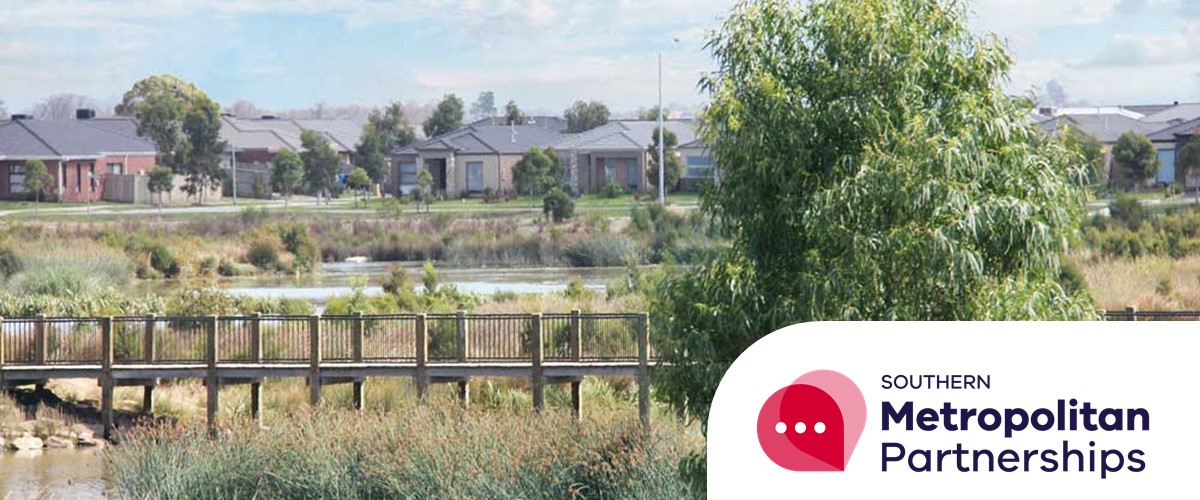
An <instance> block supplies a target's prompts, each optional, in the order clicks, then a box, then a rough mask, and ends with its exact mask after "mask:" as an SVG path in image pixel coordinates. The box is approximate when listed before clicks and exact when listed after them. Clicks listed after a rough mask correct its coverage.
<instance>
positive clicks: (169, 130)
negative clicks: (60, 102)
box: [115, 75, 211, 168]
mask: <svg viewBox="0 0 1200 500" xmlns="http://www.w3.org/2000/svg"><path fill="white" fill-rule="evenodd" d="M206 102H211V100H209V98H208V96H206V95H204V92H201V91H200V89H197V88H196V86H195V85H192V84H191V83H188V82H185V81H183V80H181V79H179V78H178V77H175V76H173V75H155V76H150V77H146V78H143V79H141V80H139V81H137V82H136V83H134V84H133V87H132V88H130V89H129V91H127V92H125V95H124V97H123V98H122V100H121V103H120V104H118V105H117V107H116V109H115V111H116V113H117V114H118V115H121V116H130V117H136V118H137V119H138V135H142V136H146V137H149V138H151V139H152V140H153V141H154V144H155V145H157V146H158V153H159V158H160V159H162V161H163V162H164V164H165V165H167V166H170V167H173V168H174V167H180V166H182V165H184V161H185V158H186V153H187V149H188V148H189V147H190V146H189V145H188V144H187V143H186V141H185V136H184V134H185V131H184V118H185V116H186V115H187V114H188V113H189V111H190V110H191V108H192V107H193V106H194V105H196V104H200V105H204V103H206Z"/></svg>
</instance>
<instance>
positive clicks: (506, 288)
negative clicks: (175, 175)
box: [136, 262, 627, 304]
mask: <svg viewBox="0 0 1200 500" xmlns="http://www.w3.org/2000/svg"><path fill="white" fill-rule="evenodd" d="M395 264H399V265H402V266H403V267H404V268H405V270H406V271H407V272H408V274H409V276H410V277H411V278H412V282H413V283H414V284H415V285H417V289H418V290H420V289H421V288H422V287H421V286H420V283H421V272H422V270H421V269H422V268H421V266H422V265H423V264H422V263H420V262H335V263H326V264H324V265H322V268H321V273H320V274H317V275H313V276H301V277H290V276H271V277H262V278H224V279H221V280H220V281H219V286H221V287H222V288H225V289H227V290H228V291H229V292H230V293H235V294H243V295H248V296H252V297H261V298H267V297H270V298H292V299H304V300H309V301H312V302H315V303H318V304H321V303H324V302H326V301H328V300H329V299H330V298H332V297H336V296H339V295H345V294H348V293H350V291H351V285H352V281H353V280H354V279H355V278H362V277H366V278H367V279H368V285H367V286H366V287H365V288H364V292H365V293H367V294H378V293H382V292H383V289H382V288H381V287H380V285H379V283H380V282H381V280H382V279H384V278H385V277H387V276H388V274H389V269H390V267H391V266H392V265H395ZM626 272H627V270H626V269H625V268H623V267H604V268H565V267H563V268H469V269H456V268H443V269H438V278H439V282H440V283H442V284H447V285H454V286H456V287H458V289H459V290H461V291H464V292H471V293H478V294H493V293H496V292H513V293H522V294H524V293H551V292H558V291H562V290H565V289H566V288H567V283H569V282H570V281H571V280H572V279H575V278H578V279H580V280H581V281H582V282H583V284H584V286H586V287H587V288H590V289H593V290H600V291H602V290H604V285H605V283H607V282H609V281H611V280H613V279H616V278H619V277H621V276H624V275H625V273H626ZM186 285H187V284H186V282H174V281H150V282H142V283H139V284H138V285H136V286H137V290H136V291H137V292H139V293H161V292H165V291H169V290H170V289H172V288H177V287H182V286H186Z"/></svg>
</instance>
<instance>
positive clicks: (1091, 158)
mask: <svg viewBox="0 0 1200 500" xmlns="http://www.w3.org/2000/svg"><path fill="white" fill-rule="evenodd" d="M1062 140H1063V143H1064V144H1065V145H1066V147H1067V149H1070V150H1071V151H1073V152H1075V153H1076V154H1078V155H1079V156H1080V157H1081V158H1083V164H1084V166H1085V167H1086V169H1085V173H1086V175H1087V183H1088V184H1097V183H1099V182H1101V181H1102V180H1103V179H1104V147H1103V146H1102V145H1101V144H1100V141H1097V140H1096V139H1095V138H1094V137H1092V136H1090V135H1087V134H1085V133H1083V132H1081V131H1080V130H1079V129H1078V128H1076V127H1073V126H1066V127H1064V128H1063V131H1062Z"/></svg>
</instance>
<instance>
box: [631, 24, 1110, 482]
mask: <svg viewBox="0 0 1200 500" xmlns="http://www.w3.org/2000/svg"><path fill="white" fill-rule="evenodd" d="M967 20H968V13H967V9H966V6H965V3H964V2H960V1H956V0H811V1H807V2H794V1H788V0H758V1H742V2H739V3H738V4H737V5H736V6H734V8H733V10H732V12H730V13H729V15H728V16H726V18H725V21H724V22H723V25H722V26H721V28H720V29H719V30H717V31H716V32H714V33H713V34H712V35H711V37H710V39H709V41H708V45H707V46H708V48H709V50H711V52H712V56H713V59H714V67H715V68H716V70H715V71H714V72H713V73H711V74H709V75H707V76H705V77H704V78H703V80H702V82H701V87H702V88H703V89H704V91H705V92H706V93H707V94H708V97H709V100H710V104H709V105H708V106H707V108H706V109H705V110H704V112H703V114H702V118H701V121H700V133H701V136H702V137H703V138H704V139H705V142H706V144H707V146H708V150H709V151H710V153H711V154H712V156H713V157H714V160H715V163H716V165H718V168H719V169H720V172H721V182H720V183H719V185H717V186H714V187H712V188H711V189H709V190H707V191H706V192H705V193H704V194H703V195H702V198H701V205H702V207H703V209H704V211H705V213H706V214H707V215H708V216H709V217H712V218H713V219H714V220H715V221H716V222H717V223H719V224H721V225H723V226H724V228H725V230H727V231H728V232H729V234H730V235H731V239H732V244H731V246H730V248H729V249H728V250H727V251H725V252H724V253H723V254H722V255H721V256H720V257H718V258H716V259H715V260H714V261H712V262H710V263H707V264H704V265H700V266H696V267H694V268H692V269H691V270H689V271H688V272H686V274H684V275H682V276H679V277H677V278H673V279H668V280H666V281H665V282H664V283H662V285H661V289H660V291H659V292H660V293H659V294H658V296H657V297H656V298H655V303H653V304H652V310H653V312H654V321H655V322H656V323H657V324H656V327H655V328H654V330H653V331H654V332H655V339H656V343H657V349H658V353H659V354H660V355H661V356H662V358H663V361H664V363H663V365H662V366H661V367H660V369H659V371H658V372H656V377H657V381H658V382H659V386H658V387H657V388H658V389H659V395H660V396H662V397H664V398H665V399H666V400H667V401H668V402H670V403H672V404H674V405H676V406H677V407H678V408H680V409H686V411H687V412H688V414H689V415H691V416H694V417H697V418H698V419H700V420H701V421H706V420H707V416H708V409H709V402H710V401H711V400H712V396H713V393H714V392H715V390H716V387H717V384H718V383H719V382H720V380H721V376H722V375H723V374H724V372H725V370H726V368H728V366H729V365H730V364H731V363H732V362H733V360H734V359H735V358H736V357H737V356H738V355H739V354H740V353H741V352H742V351H743V350H745V349H746V348H747V347H749V346H750V345H751V344H752V343H753V342H754V341H755V340H757V339H759V338H761V337H762V336H764V335H766V334H768V333H770V332H772V331H774V330H776V329H779V328H781V327H783V326H786V325H789V324H793V323H798V322H804V321H821V320H976V319H1030V320H1036V319H1081V318H1095V311H1094V308H1093V306H1092V304H1091V301H1090V300H1089V299H1088V298H1087V297H1086V296H1083V295H1077V294H1072V293H1070V292H1067V291H1065V290H1064V288H1063V287H1062V286H1061V285H1060V284H1059V283H1058V281H1057V278H1058V276H1059V270H1060V267H1061V262H1060V261H1061V256H1062V254H1063V252H1064V251H1065V250H1066V249H1067V244H1068V243H1067V242H1068V241H1070V235H1071V234H1072V232H1073V231H1075V230H1076V228H1077V227H1078V225H1079V221H1080V217H1081V212H1082V209H1083V199H1084V198H1083V191H1082V189H1081V186H1082V183H1083V181H1084V177H1085V175H1084V168H1083V165H1082V162H1080V161H1078V156H1077V155H1076V154H1074V153H1072V152H1070V151H1068V150H1067V149H1066V148H1065V147H1064V146H1063V145H1062V144H1061V143H1060V142H1059V141H1046V140H1041V139H1040V136H1039V131H1037V130H1036V129H1035V128H1034V127H1033V126H1030V125H1028V124H1027V123H1026V121H1025V116H1026V113H1027V109H1025V108H1023V107H1021V106H1019V105H1017V104H1016V103H1015V102H1014V101H1013V100H1012V99H1010V98H1008V97H1007V96H1006V95H1005V93H1004V91H1003V84H1004V82H1005V81H1006V78H1007V75H1008V72H1009V70H1010V68H1011V66H1012V58H1011V56H1010V55H1009V54H1008V53H1007V52H1006V50H1005V48H1004V45H1003V43H1002V42H1001V41H1000V40H999V39H997V38H996V37H995V36H979V35H976V34H974V33H972V31H970V30H969V29H968V22H967ZM703 464H704V459H703V456H696V457H693V459H692V460H690V461H688V462H687V466H686V467H685V470H686V471H689V472H692V473H695V474H689V477H692V478H701V479H700V482H701V483H702V481H703V479H702V478H703V473H702V472H703V467H704V465H703Z"/></svg>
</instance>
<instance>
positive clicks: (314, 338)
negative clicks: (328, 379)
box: [308, 315, 321, 406]
mask: <svg viewBox="0 0 1200 500" xmlns="http://www.w3.org/2000/svg"><path fill="white" fill-rule="evenodd" d="M308 402H309V403H310V404H312V405H313V406H317V405H319V404H321V316H320V315H314V316H312V317H310V318H308Z"/></svg>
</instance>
